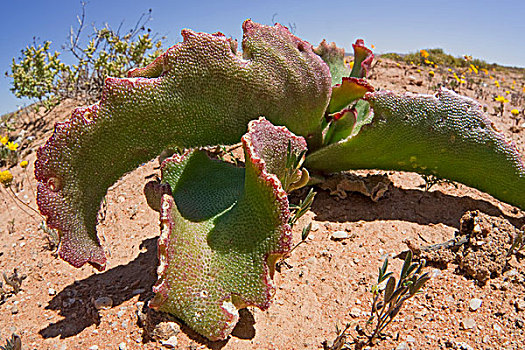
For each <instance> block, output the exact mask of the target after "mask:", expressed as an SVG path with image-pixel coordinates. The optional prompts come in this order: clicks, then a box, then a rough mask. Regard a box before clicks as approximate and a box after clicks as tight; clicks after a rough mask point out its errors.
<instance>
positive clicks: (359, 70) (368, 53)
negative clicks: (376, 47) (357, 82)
mask: <svg viewBox="0 0 525 350" xmlns="http://www.w3.org/2000/svg"><path fill="white" fill-rule="evenodd" d="M352 47H353V49H354V66H353V67H352V72H351V73H350V76H351V77H356V78H366V75H367V74H368V71H369V70H370V68H371V65H372V61H373V60H374V54H373V53H372V50H370V49H369V48H367V47H366V46H365V42H364V40H363V39H357V40H356V42H355V44H352Z"/></svg>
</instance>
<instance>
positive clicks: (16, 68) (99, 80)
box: [6, 7, 165, 110]
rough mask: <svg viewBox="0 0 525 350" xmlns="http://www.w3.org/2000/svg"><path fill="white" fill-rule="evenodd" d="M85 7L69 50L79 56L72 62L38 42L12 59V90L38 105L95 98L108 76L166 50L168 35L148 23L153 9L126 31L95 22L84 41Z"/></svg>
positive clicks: (137, 65) (75, 56) (47, 107)
mask: <svg viewBox="0 0 525 350" xmlns="http://www.w3.org/2000/svg"><path fill="white" fill-rule="evenodd" d="M84 19H85V8H84V7H83V8H82V15H81V16H79V28H78V29H77V31H76V33H75V32H74V31H73V30H72V31H71V34H70V38H69V39H70V40H69V44H68V46H67V47H66V50H67V51H69V52H70V53H71V54H72V55H73V57H74V63H73V64H71V65H68V64H66V63H64V62H62V61H61V60H60V58H59V56H60V53H59V52H56V51H55V52H54V53H51V42H50V41H45V42H44V43H43V44H37V43H33V44H32V45H31V46H27V47H26V48H25V49H24V50H22V52H21V56H20V57H19V58H18V60H17V59H14V58H13V61H12V64H11V71H10V72H7V73H6V75H7V76H8V77H10V78H12V79H13V80H12V87H11V91H12V92H13V93H14V94H15V96H16V97H18V98H23V97H26V98H29V99H33V100H36V101H37V102H38V103H37V105H36V107H37V108H38V107H40V106H44V107H45V108H46V110H49V109H51V108H52V107H53V106H55V105H56V104H58V103H59V102H60V101H61V100H63V99H65V98H82V99H84V100H86V99H87V100H96V99H98V98H99V97H100V94H101V92H102V87H103V84H104V79H105V78H106V77H108V76H112V77H123V76H125V74H126V72H127V71H128V70H130V69H132V68H136V67H140V66H145V65H147V64H148V63H150V62H151V61H153V59H154V58H155V57H157V56H158V55H159V54H160V53H161V52H162V41H163V40H164V39H165V38H164V37H161V38H158V37H157V36H156V35H152V34H151V29H149V28H146V24H147V22H149V21H150V20H151V10H149V12H148V13H147V14H143V15H142V16H141V17H140V18H139V20H138V21H137V22H136V24H135V26H134V27H133V28H132V29H131V30H129V31H127V32H126V34H124V35H122V34H121V28H120V27H119V29H118V30H113V29H112V28H111V27H110V26H109V25H108V24H106V25H105V26H104V27H103V28H100V29H98V28H96V27H94V26H93V27H92V32H91V33H87V37H88V38H91V39H90V40H89V41H88V42H87V44H85V46H84V47H82V46H81V42H82V37H83V36H84V34H86V33H85V25H84V23H85V21H84Z"/></svg>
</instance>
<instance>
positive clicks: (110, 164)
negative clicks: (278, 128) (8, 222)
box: [35, 20, 331, 269]
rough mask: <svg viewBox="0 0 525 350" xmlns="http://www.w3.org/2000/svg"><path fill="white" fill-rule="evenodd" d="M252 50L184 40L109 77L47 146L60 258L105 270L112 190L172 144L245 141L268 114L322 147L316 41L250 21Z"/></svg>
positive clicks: (51, 221)
mask: <svg viewBox="0 0 525 350" xmlns="http://www.w3.org/2000/svg"><path fill="white" fill-rule="evenodd" d="M243 30H244V37H243V41H242V47H243V53H242V55H241V54H240V53H237V52H236V47H237V42H236V41H233V40H232V39H229V38H226V37H225V36H224V35H222V34H220V33H216V34H205V33H195V32H193V31H191V30H183V31H182V36H183V38H184V41H183V42H182V43H179V44H177V45H175V46H173V47H172V48H170V49H169V50H168V51H167V52H166V53H164V54H163V55H161V56H160V57H158V58H157V59H156V60H155V61H154V62H153V63H152V64H151V65H149V66H148V67H146V68H142V69H136V70H133V71H131V72H130V73H129V76H130V77H129V78H123V79H117V78H108V79H107V80H106V83H105V86H104V91H103V96H102V100H101V101H100V102H99V103H97V104H95V105H93V106H90V107H87V108H77V109H76V110H75V111H74V112H73V113H72V116H71V119H70V120H68V121H66V122H64V123H59V124H57V125H56V127H55V132H54V134H53V136H52V137H51V138H50V139H49V140H48V142H47V143H46V144H45V146H43V147H42V148H40V149H39V151H38V159H37V162H36V166H35V174H36V178H37V180H38V182H39V184H38V206H39V208H40V210H41V212H42V213H43V214H44V215H45V216H47V224H48V226H49V227H50V228H54V229H57V230H58V232H59V234H60V236H61V245H60V248H59V255H60V256H61V257H62V258H63V259H64V260H66V261H68V262H69V263H71V264H72V265H74V266H77V267H79V266H82V265H83V264H84V263H86V262H89V263H91V264H93V265H94V266H96V267H97V268H99V269H103V268H104V265H105V261H106V258H105V255H104V252H103V249H102V248H101V247H100V244H99V241H98V238H97V234H96V223H97V222H96V214H97V211H98V209H99V203H100V201H101V200H102V198H103V196H104V195H105V193H106V190H107V188H108V187H109V186H111V185H112V184H113V183H114V182H115V181H116V180H118V178H119V177H120V176H122V175H123V174H124V173H126V172H128V171H130V170H133V169H134V168H135V167H136V166H137V165H139V164H141V163H142V162H145V161H147V160H149V159H151V158H153V157H155V156H156V155H158V154H159V153H160V152H161V151H162V150H163V149H165V148H168V147H169V146H179V147H186V148H187V147H195V146H204V145H213V144H231V143H235V142H238V141H239V139H240V137H241V136H242V135H243V133H244V132H245V131H246V125H247V124H248V122H249V121H250V120H252V119H256V118H258V117H259V116H261V115H264V116H266V118H268V119H269V120H271V121H272V122H273V123H275V124H280V125H284V124H285V125H287V127H288V128H289V129H290V130H292V131H293V132H295V133H297V134H301V135H305V136H306V137H307V138H308V140H309V142H312V143H313V144H315V143H316V142H317V143H320V121H321V119H322V117H323V113H324V111H325V109H326V106H327V104H328V98H329V95H330V85H331V79H330V73H329V69H328V67H327V66H326V64H325V63H324V62H323V61H322V60H321V59H320V58H319V56H317V55H316V54H315V53H313V51H312V47H311V45H310V44H309V43H307V42H305V41H302V40H301V39H299V38H297V37H295V36H293V35H292V34H290V33H289V31H288V30H287V29H286V28H285V27H283V26H281V25H278V24H277V25H276V26H274V27H269V26H264V25H260V24H256V23H254V22H252V21H250V20H248V21H246V22H245V23H244V24H243Z"/></svg>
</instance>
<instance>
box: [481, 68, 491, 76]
mask: <svg viewBox="0 0 525 350" xmlns="http://www.w3.org/2000/svg"><path fill="white" fill-rule="evenodd" d="M481 71H482V72H483V73H485V75H489V71H488V70H487V69H485V68H481Z"/></svg>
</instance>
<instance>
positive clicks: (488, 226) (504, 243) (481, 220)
mask: <svg viewBox="0 0 525 350" xmlns="http://www.w3.org/2000/svg"><path fill="white" fill-rule="evenodd" d="M520 234H522V233H521V232H520V230H519V229H517V228H516V227H515V226H513V225H512V224H511V223H510V222H509V221H507V220H506V219H504V218H502V217H493V216H490V215H487V214H485V213H482V212H480V211H478V210H475V211H468V212H466V213H465V214H464V215H463V216H462V217H461V220H460V224H459V231H458V232H457V234H456V237H455V238H454V239H453V240H451V241H448V242H445V243H443V244H438V245H435V246H431V247H425V248H419V249H418V251H417V253H418V255H419V256H420V258H423V259H425V260H426V261H428V262H430V263H432V264H433V265H439V266H441V267H443V266H445V267H446V266H447V265H448V263H456V264H457V265H458V270H459V271H460V272H461V273H463V274H465V275H466V276H468V277H471V278H474V279H475V280H477V281H479V282H480V283H482V284H484V283H486V282H487V281H488V280H489V279H491V278H496V277H498V276H500V275H501V274H502V273H503V271H504V270H505V268H506V267H507V264H508V260H509V252H510V250H511V247H512V243H513V242H514V239H515V237H518V235H520ZM408 244H409V247H410V248H411V249H413V247H411V246H410V245H411V244H410V242H409V243H408Z"/></svg>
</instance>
